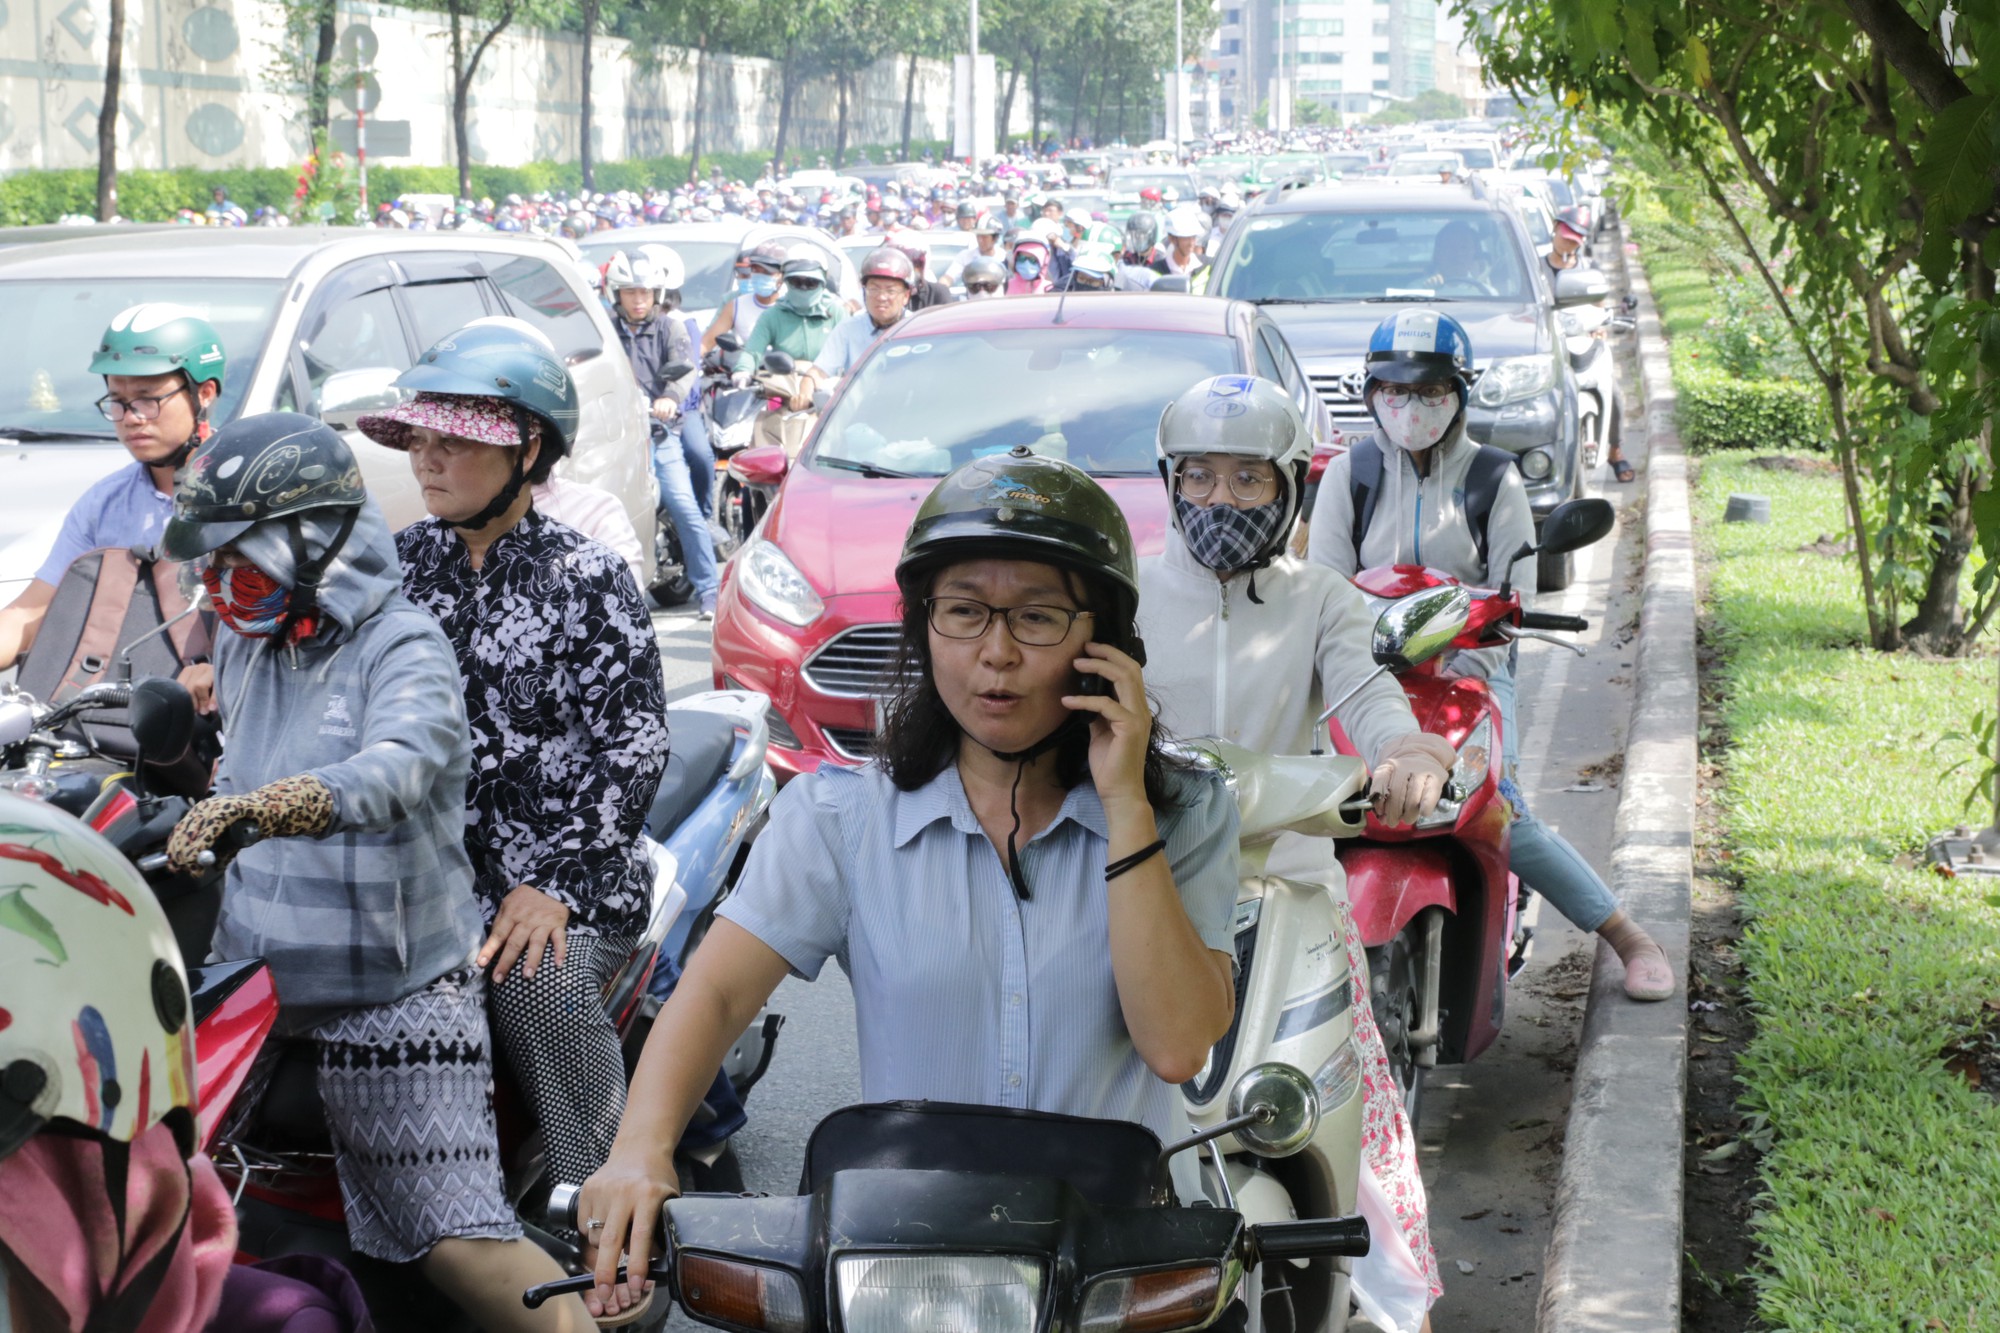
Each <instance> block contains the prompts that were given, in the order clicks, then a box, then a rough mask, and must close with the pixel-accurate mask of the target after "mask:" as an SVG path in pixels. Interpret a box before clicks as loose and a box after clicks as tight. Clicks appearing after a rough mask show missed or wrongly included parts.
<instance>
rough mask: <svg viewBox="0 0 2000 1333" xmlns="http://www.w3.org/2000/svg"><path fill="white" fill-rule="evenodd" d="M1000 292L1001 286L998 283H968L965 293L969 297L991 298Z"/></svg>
mask: <svg viewBox="0 0 2000 1333" xmlns="http://www.w3.org/2000/svg"><path fill="white" fill-rule="evenodd" d="M999 290H1000V284H999V283H997V282H968V283H966V284H965V292H966V295H968V296H991V295H993V293H995V292H997V291H999Z"/></svg>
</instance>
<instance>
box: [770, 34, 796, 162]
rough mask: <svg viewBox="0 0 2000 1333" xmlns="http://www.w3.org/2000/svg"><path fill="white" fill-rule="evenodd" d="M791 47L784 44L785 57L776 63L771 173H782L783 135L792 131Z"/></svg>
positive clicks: (783, 155)
mask: <svg viewBox="0 0 2000 1333" xmlns="http://www.w3.org/2000/svg"><path fill="white" fill-rule="evenodd" d="M792 65H793V60H792V49H791V43H789V42H787V43H786V44H785V58H784V60H783V61H782V62H780V64H779V65H778V139H777V142H776V143H774V144H772V145H771V174H772V175H773V176H774V177H775V176H782V175H784V168H783V166H782V164H783V162H784V160H785V137H786V136H787V135H789V134H790V133H791V131H792V91H793V89H792Z"/></svg>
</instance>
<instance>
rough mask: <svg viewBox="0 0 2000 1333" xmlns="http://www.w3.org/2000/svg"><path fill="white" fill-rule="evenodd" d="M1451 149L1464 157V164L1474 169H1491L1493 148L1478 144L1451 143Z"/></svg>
mask: <svg viewBox="0 0 2000 1333" xmlns="http://www.w3.org/2000/svg"><path fill="white" fill-rule="evenodd" d="M1451 151H1452V152H1454V153H1457V154H1458V155H1459V156H1460V157H1462V158H1464V159H1465V165H1466V166H1468V167H1471V168H1472V169H1473V170H1474V171H1491V170H1492V169H1493V166H1494V161H1493V150H1492V149H1491V148H1482V147H1480V146H1479V145H1478V144H1469V143H1462V144H1453V145H1452V149H1451Z"/></svg>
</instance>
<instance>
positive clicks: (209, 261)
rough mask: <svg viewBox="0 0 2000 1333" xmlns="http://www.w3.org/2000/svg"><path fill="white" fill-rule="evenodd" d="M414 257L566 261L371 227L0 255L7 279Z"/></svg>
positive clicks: (524, 240)
mask: <svg viewBox="0 0 2000 1333" xmlns="http://www.w3.org/2000/svg"><path fill="white" fill-rule="evenodd" d="M417 250H458V251H464V250H485V251H488V252H491V251H495V250H502V251H513V252H515V253H517V254H529V255H534V256H536V257H537V258H541V259H547V260H550V261H551V262H555V261H560V260H564V259H567V258H568V254H567V252H566V251H564V250H563V249H562V247H561V246H559V245H556V244H554V243H553V242H550V241H545V240H542V239H540V238H539V237H528V236H521V235H518V234H515V233H511V232H494V231H480V232H457V231H447V232H424V231H414V232H412V231H400V230H397V231H389V230H377V229H375V228H369V227H186V228H180V227H175V228H169V229H167V230H164V231H146V232H139V233H125V234H112V233H105V234H100V235H94V236H84V237H79V238H78V239H76V240H74V241H61V242H51V243H49V244H46V245H22V246H16V247H14V248H13V249H10V250H0V279H5V278H82V277H88V278H151V277H162V276H182V277H186V276H194V277H216V278H287V277H290V276H291V275H292V274H293V273H294V272H296V271H297V269H298V268H299V266H300V265H301V264H303V263H305V262H306V260H307V259H309V258H311V257H313V256H315V255H317V254H320V253H322V252H325V251H337V252H338V253H339V257H341V258H356V259H359V258H363V257H366V256H368V255H393V254H407V253H410V252H411V251H417Z"/></svg>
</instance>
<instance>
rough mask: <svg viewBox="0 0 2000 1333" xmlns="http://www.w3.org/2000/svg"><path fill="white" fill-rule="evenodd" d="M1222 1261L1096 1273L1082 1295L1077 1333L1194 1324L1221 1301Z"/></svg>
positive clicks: (1156, 1332)
mask: <svg viewBox="0 0 2000 1333" xmlns="http://www.w3.org/2000/svg"><path fill="white" fill-rule="evenodd" d="M1225 1294H1226V1293H1225V1292H1224V1291H1223V1289H1222V1265H1220V1264H1194V1265H1191V1266H1189V1267H1186V1268H1162V1269H1156V1270H1155V1271H1153V1272H1150V1273H1123V1274H1119V1275H1118V1276H1116V1277H1106V1278H1099V1279H1098V1280H1097V1281H1095V1282H1093V1283H1091V1284H1090V1290H1088V1291H1086V1292H1085V1293H1084V1295H1083V1320H1082V1324H1081V1330H1082V1333H1168V1331H1169V1330H1171V1329H1178V1328H1199V1327H1200V1326H1201V1325H1202V1324H1203V1323H1204V1322H1206V1321H1207V1320H1208V1319H1209V1318H1210V1317H1211V1316H1212V1315H1214V1314H1215V1311H1216V1307H1217V1306H1219V1305H1221V1304H1222V1298H1223V1296H1224V1295H1225Z"/></svg>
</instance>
